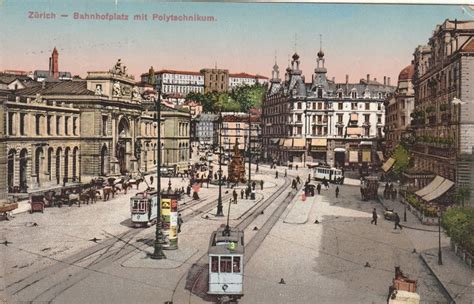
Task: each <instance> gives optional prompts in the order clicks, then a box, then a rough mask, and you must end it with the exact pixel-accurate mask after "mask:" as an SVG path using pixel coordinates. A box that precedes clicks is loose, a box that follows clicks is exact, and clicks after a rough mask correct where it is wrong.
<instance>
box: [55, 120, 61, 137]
mask: <svg viewBox="0 0 474 304" xmlns="http://www.w3.org/2000/svg"><path fill="white" fill-rule="evenodd" d="M60 124H61V116H56V135H59V134H60V133H61V132H60Z"/></svg>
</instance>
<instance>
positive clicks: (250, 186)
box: [248, 109, 252, 192]
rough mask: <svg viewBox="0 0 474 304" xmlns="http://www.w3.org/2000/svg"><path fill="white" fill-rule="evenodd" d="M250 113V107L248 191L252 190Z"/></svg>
mask: <svg viewBox="0 0 474 304" xmlns="http://www.w3.org/2000/svg"><path fill="white" fill-rule="evenodd" d="M250 118H251V115H250V109H249V136H248V137H249V145H248V153H249V192H250V191H251V190H252V185H251V183H252V181H251V178H250V176H251V172H252V167H251V166H252V149H251V148H250V146H251V142H252V141H251V139H250V136H251V131H252V122H251V119H250Z"/></svg>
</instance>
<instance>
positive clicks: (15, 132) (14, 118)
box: [12, 112, 20, 135]
mask: <svg viewBox="0 0 474 304" xmlns="http://www.w3.org/2000/svg"><path fill="white" fill-rule="evenodd" d="M18 115H19V113H18V112H13V114H12V133H13V134H12V135H18V131H19V130H20V123H19V121H20V120H19V119H18Z"/></svg>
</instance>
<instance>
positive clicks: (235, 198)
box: [232, 189, 238, 203]
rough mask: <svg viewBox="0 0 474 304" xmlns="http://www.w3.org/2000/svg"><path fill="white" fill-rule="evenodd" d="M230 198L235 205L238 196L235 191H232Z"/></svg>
mask: <svg viewBox="0 0 474 304" xmlns="http://www.w3.org/2000/svg"><path fill="white" fill-rule="evenodd" d="M232 196H233V197H234V203H237V197H238V194H237V191H235V189H234V191H233V192H232Z"/></svg>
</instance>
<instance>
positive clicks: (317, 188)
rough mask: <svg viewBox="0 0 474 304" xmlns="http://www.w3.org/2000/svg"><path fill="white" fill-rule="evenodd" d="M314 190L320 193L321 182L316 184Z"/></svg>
mask: <svg viewBox="0 0 474 304" xmlns="http://www.w3.org/2000/svg"><path fill="white" fill-rule="evenodd" d="M316 190H318V194H321V184H320V183H318V185H317V186H316Z"/></svg>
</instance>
